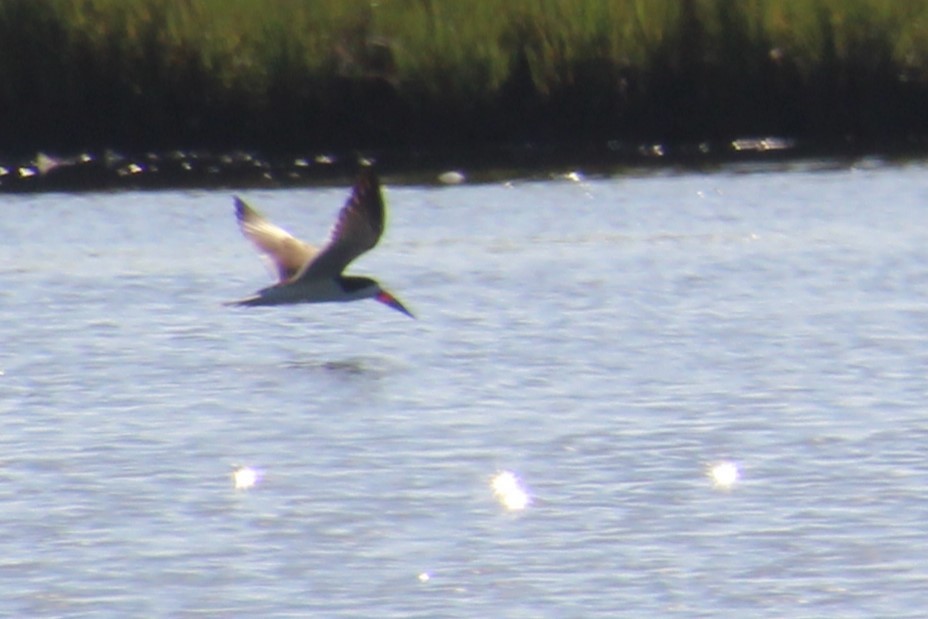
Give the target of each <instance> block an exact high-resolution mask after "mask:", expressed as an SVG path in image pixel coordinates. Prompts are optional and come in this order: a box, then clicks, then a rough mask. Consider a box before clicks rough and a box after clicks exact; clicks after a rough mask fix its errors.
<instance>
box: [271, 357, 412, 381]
mask: <svg viewBox="0 0 928 619" xmlns="http://www.w3.org/2000/svg"><path fill="white" fill-rule="evenodd" d="M283 367H284V369H285V370H286V371H288V372H296V373H300V374H310V375H313V376H315V377H326V378H329V379H337V380H342V381H369V380H375V381H378V380H380V379H383V378H386V377H388V376H390V375H393V374H396V373H398V372H402V371H404V369H405V367H404V365H403V364H402V363H400V362H399V361H398V360H396V359H392V358H389V357H379V356H350V357H343V358H334V359H333V358H330V359H325V358H320V357H297V358H291V359H289V360H287V361H285V362H283Z"/></svg>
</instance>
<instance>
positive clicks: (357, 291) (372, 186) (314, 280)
mask: <svg viewBox="0 0 928 619" xmlns="http://www.w3.org/2000/svg"><path fill="white" fill-rule="evenodd" d="M235 214H236V218H237V219H238V223H239V227H240V228H241V230H242V234H244V235H245V237H246V238H247V239H249V240H250V241H251V242H252V243H253V244H254V245H255V247H257V248H258V250H259V251H260V252H261V253H262V254H264V255H265V256H266V257H267V258H268V259H269V260H270V261H271V264H272V265H273V267H274V269H275V271H276V272H277V276H278V282H277V283H276V284H275V285H273V286H268V287H267V288H264V289H262V290H259V291H258V292H257V293H256V294H254V295H253V296H250V297H247V298H245V299H241V300H239V301H233V302H232V303H231V305H243V306H254V305H284V304H291V303H328V302H347V301H358V300H361V299H376V300H377V301H380V302H381V303H384V304H385V305H388V306H390V307H392V308H393V309H395V310H398V311H400V312H403V313H404V314H406V315H407V316H409V317H414V316H413V315H412V314H411V313H410V312H409V310H407V309H406V308H405V307H404V306H403V304H402V303H400V301H399V300H398V299H396V297H394V296H393V295H392V294H390V293H389V292H387V291H386V290H384V289H383V288H382V287H381V286H380V284H379V283H377V282H376V281H375V280H373V279H371V278H369V277H352V276H346V275H343V274H342V272H343V271H344V270H345V267H347V266H348V264H349V263H350V262H351V261H352V260H354V259H355V258H357V257H358V256H360V255H361V254H363V253H364V252H366V251H368V250H370V249H371V248H373V247H374V246H375V245H376V244H377V241H378V240H380V236H381V234H383V227H384V206H383V196H382V195H381V190H380V183H379V182H378V180H377V177H376V175H375V174H374V172H373V170H371V169H370V168H362V169H361V173H360V174H359V176H358V180H357V181H356V182H355V185H354V188H353V190H352V193H351V197H350V198H349V199H348V201H347V202H346V203H345V205H344V206H343V207H342V209H341V211H340V212H339V214H338V219H337V220H336V221H335V226H334V227H333V228H332V233H331V235H330V237H329V241H328V243H326V244H325V245H324V246H323V247H322V248H321V249H316V248H315V247H313V246H311V245H308V244H307V243H304V242H303V241H301V240H299V239H297V238H295V237H294V236H293V235H291V234H290V233H289V232H287V231H286V230H284V229H283V228H279V227H278V226H276V225H274V224H272V223H271V222H269V221H268V220H266V219H265V218H264V217H262V216H261V215H260V214H259V213H258V212H257V211H255V210H254V209H253V208H251V207H250V206H248V205H247V204H245V203H244V202H243V201H242V200H240V199H239V198H237V197H236V198H235Z"/></svg>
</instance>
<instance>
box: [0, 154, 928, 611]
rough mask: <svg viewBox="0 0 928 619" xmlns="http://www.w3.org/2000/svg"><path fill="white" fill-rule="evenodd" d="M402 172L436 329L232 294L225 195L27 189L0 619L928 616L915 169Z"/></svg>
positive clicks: (326, 210)
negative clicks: (507, 495) (238, 482)
mask: <svg viewBox="0 0 928 619" xmlns="http://www.w3.org/2000/svg"><path fill="white" fill-rule="evenodd" d="M346 192H347V189H346V188H326V189H300V190H285V191H284V190H282V191H250V192H244V193H243V194H242V195H243V197H244V198H246V199H248V200H249V201H251V202H253V203H254V204H255V205H256V206H258V207H259V208H260V209H261V210H263V211H264V212H265V214H267V215H268V216H270V217H271V218H272V219H273V220H274V221H276V222H277V223H279V224H280V225H283V226H284V227H286V228H288V229H289V230H290V231H291V232H293V233H295V234H297V235H299V236H303V237H304V238H306V240H308V241H313V242H318V241H322V240H324V238H325V237H326V234H327V231H328V229H329V226H330V224H331V222H332V219H333V217H334V215H335V213H336V211H337V209H338V207H339V206H340V205H341V203H342V202H343V200H344V198H345V196H346ZM387 199H388V204H389V208H390V220H389V227H388V229H387V233H386V235H385V237H384V239H383V240H382V243H381V245H380V246H379V247H378V248H377V249H376V250H375V251H374V252H372V253H370V254H369V255H366V256H364V257H363V258H361V259H360V260H358V261H357V263H356V264H354V265H353V266H352V270H353V271H354V272H356V273H359V274H368V275H372V276H374V277H376V278H378V279H379V280H380V281H381V282H382V283H383V284H384V285H385V286H386V287H387V288H389V289H390V290H391V291H392V292H394V293H395V294H396V295H397V296H398V297H399V298H400V299H402V300H403V301H404V303H406V304H407V306H409V308H410V309H411V310H412V311H413V312H414V313H416V314H417V316H418V317H419V319H418V320H416V321H412V320H409V319H408V318H406V317H405V316H403V315H402V314H400V313H398V312H394V311H392V310H390V309H388V308H386V307H384V306H381V305H379V304H377V303H374V302H372V301H365V302H358V303H352V304H343V305H332V304H329V305H304V306H296V307H286V308H254V309H251V310H242V309H231V308H228V307H224V306H222V305H221V302H222V301H226V300H230V299H234V298H237V297H240V296H244V295H247V294H249V293H251V292H253V291H254V290H256V289H257V288H259V287H262V286H264V285H266V284H267V283H268V281H269V276H268V274H267V272H266V271H265V270H264V268H263V267H262V265H261V263H260V261H259V260H258V259H257V258H256V255H255V254H254V252H253V250H252V249H251V247H250V246H249V245H248V244H247V243H246V242H245V241H244V240H243V239H242V238H241V235H240V234H239V232H238V230H237V229H236V227H235V223H234V219H233V217H232V204H231V195H230V194H229V193H228V192H224V191H202V192H197V191H193V192H139V193H134V192H117V193H90V194H40V195H21V196H5V197H4V198H3V212H4V215H5V216H4V217H3V218H2V220H0V235H2V238H3V242H2V243H0V342H2V346H0V371H2V374H0V505H2V510H0V523H2V530H3V531H4V535H3V536H2V537H0V576H2V578H0V614H2V615H5V616H31V617H77V616H80V617H127V616H146V617H259V616H260V617H307V616H320V617H462V618H465V617H467V618H469V617H480V616H483V617H558V618H560V617H595V616H600V617H614V616H630V617H631V616H637V617H640V616H652V615H653V616H679V617H745V616H751V617H784V616H789V617H802V616H808V617H822V616H835V617H837V616H840V617H850V616H860V617H874V616H893V617H919V616H921V615H922V614H923V612H924V607H925V604H926V602H928V594H926V593H925V592H926V591H928V561H926V559H925V558H924V549H925V548H926V547H928V532H926V529H925V526H924V525H925V522H926V519H928V498H926V496H925V491H924V489H925V487H926V485H928V464H926V460H925V444H926V441H928V418H926V415H925V414H924V401H925V399H926V366H928V354H926V352H928V331H926V327H925V325H926V324H928V311H926V310H928V305H926V299H928V272H926V268H925V265H926V264H928V228H926V226H925V225H924V222H925V214H924V204H925V203H926V202H928V175H926V169H925V167H924V165H922V164H920V163H917V164H909V165H905V166H883V165H858V166H848V167H836V168H834V169H814V168H813V167H811V166H795V167H793V168H790V167H787V168H780V169H776V170H768V171H763V170H739V169H737V168H728V169H722V170H719V171H716V172H714V173H710V174H695V173H682V174H669V173H661V174H651V175H637V176H635V175H631V176H614V177H610V178H588V179H586V178H583V177H582V176H576V177H564V178H557V179H553V180H549V181H543V182H539V181H535V182H528V181H513V182H509V183H496V184H483V185H469V184H464V185H461V186H456V187H448V188H417V187H399V186H388V188H387ZM720 463H727V464H728V465H729V468H728V469H725V470H728V471H729V472H731V471H737V478H736V479H731V478H728V479H722V480H714V479H713V478H712V476H711V474H710V472H711V471H712V470H713V468H712V467H713V466H715V465H718V464H720ZM235 465H244V466H249V467H252V468H254V469H255V470H256V471H257V472H258V481H257V483H256V484H255V485H254V486H253V487H251V488H249V489H238V490H237V489H235V488H234V487H233V483H232V476H231V474H232V471H233V466H235ZM503 471H508V472H511V473H512V474H513V475H515V477H516V478H517V479H518V480H519V483H520V484H521V486H520V487H521V489H522V490H523V491H524V492H525V493H526V496H527V497H528V498H529V502H528V504H527V505H525V506H524V509H508V508H507V506H506V504H505V502H504V501H503V500H501V499H502V497H499V496H496V495H494V489H493V487H492V481H493V479H494V476H495V475H497V474H499V473H501V472H503ZM720 482H721V483H720Z"/></svg>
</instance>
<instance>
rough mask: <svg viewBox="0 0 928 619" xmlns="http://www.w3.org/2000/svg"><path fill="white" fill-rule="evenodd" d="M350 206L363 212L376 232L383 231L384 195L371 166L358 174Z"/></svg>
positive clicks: (363, 168) (362, 169)
mask: <svg viewBox="0 0 928 619" xmlns="http://www.w3.org/2000/svg"><path fill="white" fill-rule="evenodd" d="M348 206H349V208H352V209H358V210H361V211H363V212H364V216H365V217H366V218H367V220H368V221H369V222H370V224H371V227H373V228H374V229H375V230H377V231H378V232H380V231H382V230H383V223H384V214H383V211H384V207H383V194H382V192H381V190H380V181H379V180H378V179H377V174H376V173H375V172H374V169H373V168H371V167H370V166H363V167H362V168H361V170H360V172H359V173H358V178H357V180H356V181H355V183H354V190H353V191H352V192H351V198H350V199H349V201H348Z"/></svg>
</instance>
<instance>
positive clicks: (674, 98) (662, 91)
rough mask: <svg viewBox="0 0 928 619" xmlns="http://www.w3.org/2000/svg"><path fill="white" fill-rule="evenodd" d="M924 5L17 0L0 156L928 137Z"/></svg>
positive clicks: (9, 16) (854, 0)
mask: <svg viewBox="0 0 928 619" xmlns="http://www.w3.org/2000/svg"><path fill="white" fill-rule="evenodd" d="M926 103H928V0H907V1H905V2H902V1H895V0H470V1H465V0H366V1H359V0H261V1H258V0H133V1H131V2H127V1H125V0H45V1H38V0H0V136H2V137H0V139H2V140H3V141H4V143H3V144H0V150H10V151H16V150H20V151H27V150H30V149H32V150H34V149H39V148H52V149H53V148H72V149H73V148H103V147H108V146H115V147H121V148H165V147H171V148H173V147H198V146H204V147H246V148H265V149H271V150H306V149H312V148H340V147H369V146H374V147H376V146H400V147H402V146H418V145H430V144H439V145H445V146H448V145H453V144H462V143H482V142H488V141H489V142H504V141H511V140H553V141H563V140H568V141H569V140H589V139H605V138H616V139H624V138H628V139H639V138H642V139H653V140H674V139H677V140H688V139H697V140H698V139H707V138H718V137H725V136H735V135H742V134H745V133H756V134H770V133H776V134H786V135H796V136H799V137H805V136H813V137H814V136H817V135H818V136H829V135H834V136H840V135H847V134H855V135H856V134H860V135H867V134H869V133H873V134H879V133H881V132H882V133H885V132H897V133H899V132H901V133H912V132H916V133H917V132H924V131H926V130H928V118H926V114H925V111H924V110H925V109H926V108H925V104H926Z"/></svg>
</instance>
